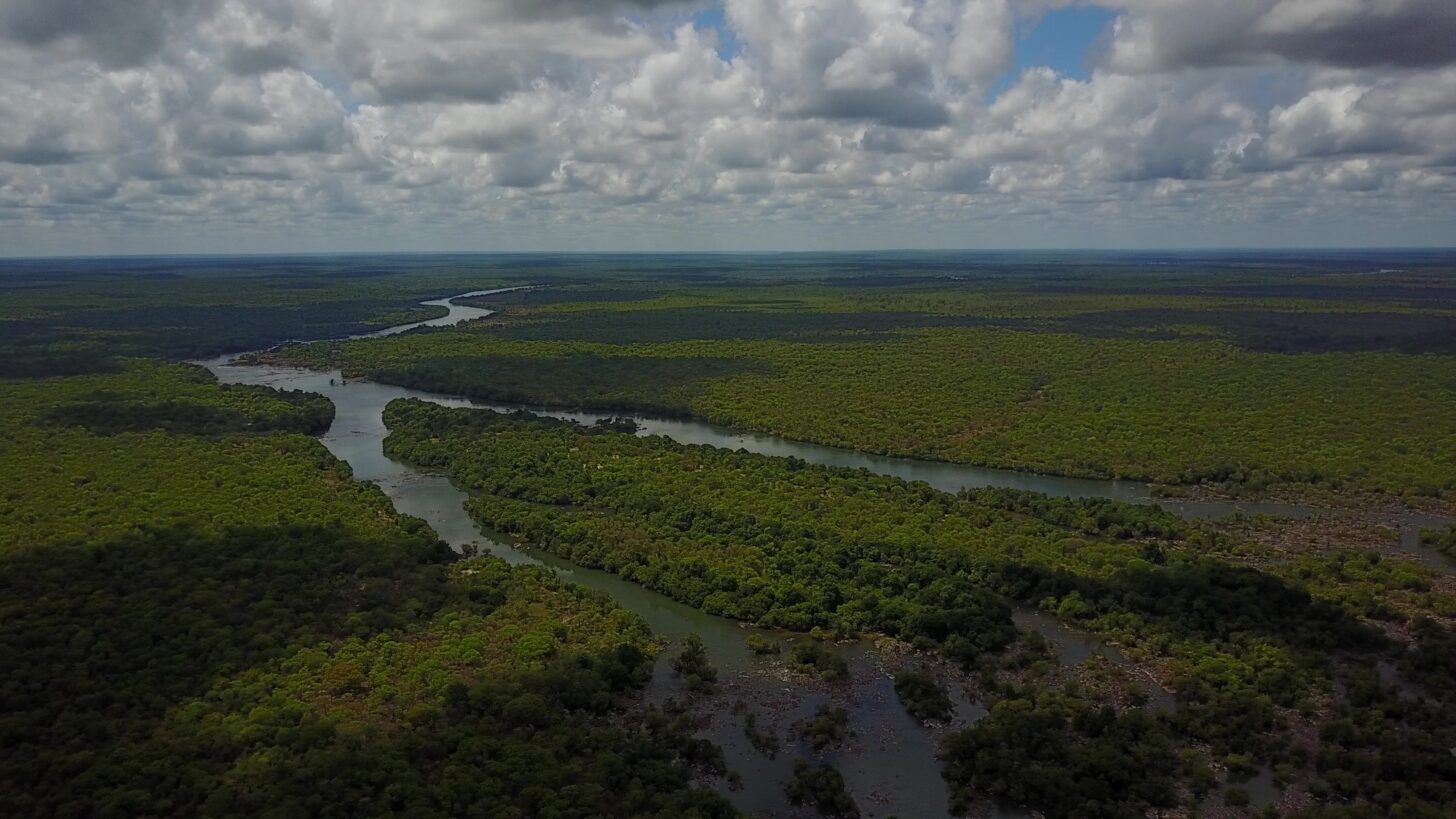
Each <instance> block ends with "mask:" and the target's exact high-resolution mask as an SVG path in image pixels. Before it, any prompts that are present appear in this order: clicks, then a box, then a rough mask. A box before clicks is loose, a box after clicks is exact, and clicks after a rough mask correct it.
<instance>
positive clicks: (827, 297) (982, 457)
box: [263, 287, 1456, 514]
mask: <svg viewBox="0 0 1456 819" xmlns="http://www.w3.org/2000/svg"><path fill="white" fill-rule="evenodd" d="M761 289H762V288H759V290H761ZM548 292H550V288H546V289H541V290H535V291H531V292H530V293H527V294H522V295H521V296H518V297H516V298H515V299H510V298H506V299H503V300H501V301H497V302H496V303H495V305H494V306H496V307H497V308H499V309H501V310H502V311H503V312H502V313H500V314H498V315H496V316H492V317H490V318H489V319H486V320H484V321H481V322H476V323H474V324H472V325H470V326H465V327H459V328H450V329H444V330H439V331H435V332H431V333H418V334H411V335H409V336H405V337H400V338H397V339H390V340H388V341H387V342H386V343H384V344H374V343H372V342H371V343H369V344H359V343H348V342H345V343H339V342H325V343H319V344H308V345H289V346H285V347H283V348H281V349H279V350H275V351H271V352H270V353H268V354H267V355H266V356H264V357H263V360H265V361H269V362H275V363H280V364H289V365H294V366H298V365H302V366H311V367H327V368H332V367H338V368H340V369H342V370H343V371H344V373H345V374H346V375H348V376H350V377H368V378H370V379H373V380H377V381H382V382H385V383H391V384H396V385H399V386H405V387H412V388H419V389H425V390H428V391H433V392H442V393H446V394H452V395H460V396H464V397H470V398H476V399H481V400H489V401H498V402H504V403H521V404H531V405H548V406H556V407H561V408H565V409H569V408H580V409H590V410H595V411H605V412H614V411H615V412H641V413H644V414H648V415H660V416H663V417H668V418H690V419H693V420H699V421H704V422H707V423H713V424H719V425H723V426H727V427H729V428H732V429H735V430H742V431H744V432H761V433H766V434H772V435H778V436H781V437H785V438H788V439H791V440H798V441H804V442H809V443H817V444H824V445H828V446H835V447H841V448H846V449H850V450H854V451H860V452H866V453H870V454H879V455H891V456H897V457H910V458H918V459H923V460H929V461H939V462H945V463H958V464H966V465H973V466H985V467H990V468H998V469H1011V470H1019V471H1023V472H1027V473H1031V474H1045V475H1055V476H1065V477H1084V478H1095V479H1103V480H1108V479H1122V480H1135V481H1139V482H1146V483H1150V484H1153V487H1154V492H1155V493H1157V494H1159V495H1161V496H1163V497H1167V498H1169V499H1174V498H1180V497H1182V496H1184V495H1185V494H1191V495H1192V496H1193V497H1198V498H1206V499H1246V498H1258V499H1268V500H1279V501H1297V502H1310V501H1313V502H1314V503H1316V504H1318V505H1327V504H1333V505H1336V506H1349V505H1357V506H1361V507H1365V508H1373V507H1376V506H1390V505H1394V504H1399V505H1400V506H1402V507H1403V508H1405V509H1407V510H1411V511H1425V512H1438V513H1445V514H1450V513H1453V512H1456V492H1453V488H1456V460H1453V457H1456V456H1452V455H1451V454H1450V452H1448V451H1446V450H1445V449H1444V447H1445V446H1446V442H1447V441H1446V438H1445V437H1444V436H1442V437H1438V438H1431V437H1430V436H1431V435H1432V434H1437V433H1439V431H1440V430H1441V429H1442V425H1441V423H1440V421H1439V420H1438V419H1440V418H1445V417H1450V414H1451V413H1453V412H1456V388H1453V387H1452V385H1451V384H1450V383H1448V382H1447V381H1445V380H1443V379H1442V376H1441V368H1440V366H1437V367H1435V368H1434V369H1432V367H1431V363H1432V361H1433V360H1434V361H1435V362H1436V363H1438V364H1439V363H1440V362H1443V361H1445V360H1446V359H1444V358H1440V357H1437V358H1435V359H1432V357H1431V356H1430V355H1413V354H1410V353H1406V352H1397V351H1375V350H1362V351H1358V352H1346V351H1340V352H1297V353H1290V352H1270V351H1265V350H1260V349H1246V348H1243V347H1240V346H1239V344H1238V343H1236V341H1231V340H1230V339H1229V338H1228V337H1225V336H1221V335H1219V334H1218V333H1217V332H1213V331H1210V332H1209V333H1207V334H1204V335H1199V334H1193V335H1189V334H1186V333H1184V334H1179V333H1172V332H1171V331H1169V332H1163V333H1161V334H1160V333H1159V332H1156V331H1157V328H1159V327H1165V328H1166V325H1165V323H1162V320H1160V319H1158V318H1156V316H1153V315H1142V314H1139V316H1138V317H1137V320H1136V321H1134V319H1133V318H1129V317H1126V316H1123V315H1122V314H1121V313H1119V314H1118V315H1119V319H1118V320H1119V321H1122V322H1129V324H1127V326H1123V325H1108V324H1106V322H1111V321H1112V320H1111V319H1105V318H1104V319H1095V317H1097V316H1102V315H1106V314H1107V313H1108V312H1109V311H1106V310H1104V311H1103V312H1101V313H1099V312H1096V310H1095V304H1096V301H1097V299H1096V298H1092V297H1088V296H1080V295H1079V296H1077V297H1075V298H1073V297H1063V298H1062V299H1060V301H1070V302H1071V304H1072V305H1076V307H1075V309H1076V310H1081V311H1088V310H1091V311H1092V312H1091V313H1074V314H1073V315H1075V316H1078V317H1080V320H1081V321H1082V322H1083V323H1082V324H1078V325H1075V326H1073V327H1070V328H1069V327H1064V326H1060V325H1058V326H1056V327H1048V326H1045V322H1048V321H1051V320H1052V318H1053V317H1057V316H1059V313H1060V311H1062V310H1065V309H1068V308H1067V307H1062V306H1059V305H1058V304H1057V302H1058V301H1059V299H1056V298H1052V297H1042V298H1041V299H1040V303H1041V304H1042V306H1041V307H1040V309H1039V310H1032V311H1031V312H1032V313H1033V314H1036V320H1037V321H1040V322H1043V324H1036V323H1035V322H1033V323H1032V324H1017V325H1015V326H1004V325H1003V324H998V323H997V321H998V319H996V318H995V317H993V316H988V315H983V314H980V313H977V312H975V311H976V310H977V309H984V308H979V307H977V306H976V305H975V304H974V303H973V302H972V303H970V304H969V305H968V304H963V303H962V304H958V303H954V302H953V301H952V306H951V307H945V306H943V305H942V306H941V308H940V309H947V310H951V311H952V312H949V313H946V314H938V313H890V314H887V313H886V311H884V310H876V309H874V305H872V304H866V303H859V302H852V303H850V304H849V306H846V304H845V303H844V301H843V298H844V297H843V296H842V295H838V296H836V294H835V292H834V291H833V290H832V289H823V290H820V289H813V288H808V289H806V288H802V287H801V288H798V289H797V290H791V292H790V293H789V294H788V295H791V296H794V298H786V299H783V300H779V301H775V302H773V303H770V304H765V303H764V302H763V300H761V299H760V300H755V299H751V298H749V297H748V296H749V295H750V294H751V293H752V292H757V291H747V290H733V289H726V290H725V289H719V290H704V291H692V290H688V291H686V292H675V293H674V294H673V295H672V296H670V297H668V296H658V297H655V298H652V297H648V295H646V294H639V295H643V297H642V298H641V299H640V300H638V301H626V302H614V301H606V302H596V301H590V300H588V301H583V302H580V303H573V302H570V301H569V299H570V298H572V296H573V294H572V293H557V294H555V296H556V298H559V299H566V301H555V302H550V301H548V302H547V303H545V304H540V303H532V301H531V300H532V299H536V300H540V299H542V298H543V297H542V295H541V294H542V293H548ZM581 292H582V293H583V295H585V296H589V295H590V292H591V291H590V290H585V291H581ZM695 294H699V295H695ZM912 297H914V298H918V299H919V300H920V301H922V302H923V301H927V300H929V299H931V298H932V297H931V296H929V295H926V294H919V295H916V294H914V293H912V294H895V293H887V294H886V296H885V298H887V299H890V300H892V303H893V300H895V299H899V300H901V301H906V300H909V299H911V298H912ZM695 298H697V299H699V301H698V303H697V305H696V306H693V305H694V299H695ZM835 298H838V299H840V300H839V301H835ZM1029 298H1030V297H1029ZM1031 300H1032V302H1033V304H1036V303H1037V302H1038V300H1037V299H1031ZM1170 300H1174V301H1176V299H1171V297H1170ZM1185 301H1196V300H1194V299H1185ZM513 302H520V303H514V304H513ZM910 303H912V304H913V303H915V302H914V301H911V302H910ZM1241 303H1242V304H1244V306H1245V307H1246V308H1247V307H1248V306H1249V302H1248V301H1245V302H1241ZM1315 306H1317V305H1315ZM1315 306H1311V305H1302V306H1301V307H1302V310H1303V312H1293V313H1289V312H1280V310H1279V309H1277V308H1279V307H1287V305H1284V304H1281V303H1278V302H1275V303H1273V304H1271V305H1270V306H1268V307H1265V308H1263V309H1264V310H1265V311H1266V312H1265V313H1264V314H1262V315H1265V316H1266V320H1268V321H1274V320H1275V319H1273V318H1267V317H1268V316H1275V317H1277V316H1283V315H1297V316H1308V315H1331V316H1333V315H1336V314H1334V313H1330V314H1320V313H1314V312H1310V311H1311V310H1313V309H1314V308H1315ZM921 307H922V308H924V307H925V305H924V304H922V305H921ZM1250 309H1251V308H1250ZM1327 309H1350V308H1349V305H1346V304H1336V305H1334V306H1333V307H1327ZM1406 309H1410V308H1406ZM799 310H808V311H809V312H807V313H801V312H797V311H799ZM816 310H819V311H821V312H815V311H816ZM956 310H959V311H960V312H955V311H956ZM835 311H842V312H835ZM825 317H828V318H832V319H834V320H835V322H837V323H833V324H830V325H829V326H828V327H826V328H825V329H822V330H818V331H815V332H807V331H805V330H803V329H802V328H800V329H797V330H796V329H795V327H796V325H795V323H794V322H807V323H808V324H809V325H810V327H812V326H813V323H814V322H813V320H814V319H818V318H825ZM1065 319H1066V317H1065V316H1060V320H1062V321H1065ZM1027 321H1032V319H1027ZM765 322H766V323H767V324H766V325H765ZM957 322H959V323H962V324H965V326H957ZM1138 322H1146V328H1147V329H1145V328H1144V327H1143V326H1140V325H1139V323H1138ZM870 327H874V328H875V329H867V328H870ZM1214 329H1215V330H1216V329H1217V328H1216V327H1215V328H1214ZM1321 329H1322V331H1326V332H1327V331H1329V328H1321ZM1387 329H1388V328H1385V327H1384V326H1383V325H1382V326H1381V327H1379V328H1377V330H1375V331H1372V333H1374V334H1375V337H1377V338H1381V337H1383V336H1380V335H1379V333H1380V332H1385V331H1386V330H1387ZM1295 330H1297V328H1295V329H1291V330H1290V332H1291V333H1293V332H1295ZM1453 330H1456V325H1453ZM1321 338H1325V337H1323V336H1322V337H1321ZM956 362H974V363H967V364H958V363H956ZM1022 362H1024V363H1022ZM988 365H989V366H988ZM1008 365H1009V367H1008ZM1038 371H1040V372H1039V373H1038ZM851 373H852V374H853V376H854V377H853V378H852V379H851V380H848V381H846V380H845V377H846V376H848V375H849V374H851ZM1023 381H1024V383H1023ZM1349 381H1357V382H1360V383H1362V385H1363V387H1364V389H1363V391H1362V392H1361V393H1360V394H1361V395H1366V396H1368V397H1375V396H1379V397H1380V399H1381V400H1380V401H1379V402H1378V403H1376V402H1373V401H1371V402H1368V403H1366V404H1364V405H1362V406H1358V407H1356V406H1353V405H1351V403H1350V402H1351V400H1352V399H1351V395H1350V392H1349V391H1348V390H1347V389H1345V387H1344V384H1345V383H1347V382H1349ZM1215 386H1216V387H1218V388H1219V389H1221V390H1224V391H1226V393H1227V394H1221V393H1220V392H1209V390H1210V389H1211V388H1213V387H1215ZM952 396H954V398H952ZM1149 399H1152V400H1151V401H1150V400H1149ZM1362 400H1363V399H1362ZM947 401H955V402H956V403H954V404H950V403H947ZM1271 401H1275V402H1277V403H1271ZM1382 406H1383V407H1385V408H1384V409H1382ZM1397 408H1398V409H1397ZM1087 409H1092V410H1094V411H1091V412H1088V411H1086V410H1087ZM1332 413H1333V414H1332ZM952 418H954V420H952ZM1231 421H1236V422H1238V426H1236V427H1230V426H1229V424H1230V422H1231ZM1068 430H1080V431H1082V432H1083V435H1082V436H1081V437H1067V434H1066V433H1067V431H1068ZM1215 437H1216V440H1215V439H1214V438H1215ZM1331 440H1338V441H1339V442H1340V445H1339V447H1336V448H1334V449H1331V448H1330V445H1329V442H1330V441H1331ZM1443 452H1444V453H1445V454H1441V453H1443ZM1208 453H1215V455H1214V457H1212V458H1210V457H1208Z"/></svg>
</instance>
